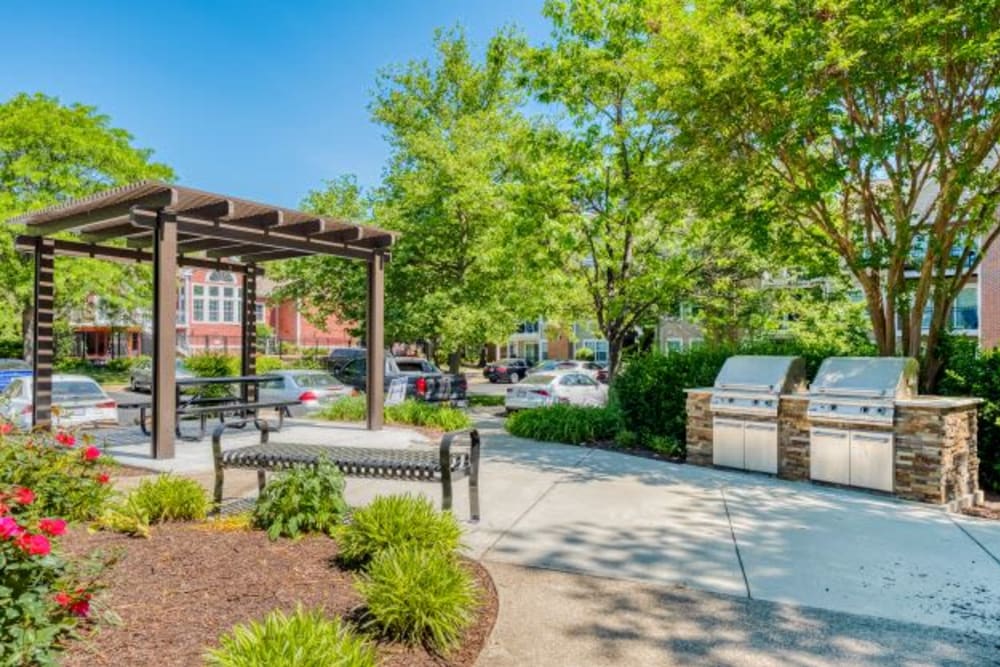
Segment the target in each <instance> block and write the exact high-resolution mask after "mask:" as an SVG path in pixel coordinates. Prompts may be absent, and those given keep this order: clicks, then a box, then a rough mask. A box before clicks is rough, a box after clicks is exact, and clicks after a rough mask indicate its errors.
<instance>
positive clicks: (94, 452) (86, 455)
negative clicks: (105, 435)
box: [83, 445, 101, 461]
mask: <svg viewBox="0 0 1000 667" xmlns="http://www.w3.org/2000/svg"><path fill="white" fill-rule="evenodd" d="M99 458H101V450H99V449H98V448H97V447H94V446H93V445H91V446H90V447H87V448H86V449H85V450H83V460H84V461H93V460H95V459H99Z"/></svg>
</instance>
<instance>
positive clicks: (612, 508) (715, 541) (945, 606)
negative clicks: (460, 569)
mask: <svg viewBox="0 0 1000 667" xmlns="http://www.w3.org/2000/svg"><path fill="white" fill-rule="evenodd" d="M479 426H480V429H481V432H482V433H483V436H484V443H485V444H484V451H483V463H482V479H481V493H482V510H483V511H482V521H481V522H480V523H479V524H475V525H469V526H468V532H467V535H466V544H467V545H468V547H469V551H470V553H471V555H473V556H474V557H477V558H479V559H481V560H483V561H485V562H487V563H505V564H512V565H520V566H526V567H534V568H544V569H548V570H557V571H561V572H571V573H579V574H586V575H592V576H597V577H607V578H614V579H624V580H631V581H636V582H641V583H644V584H653V585H671V584H681V585H684V586H688V587H690V588H694V589H699V590H703V591H709V592H713V593H722V594H727V595H734V596H740V597H746V598H753V599H756V600H768V601H772V602H778V603H784V604H792V605H800V606H804V607H812V608H817V609H825V610H830V611H836V612H844V613H849V614H860V615H866V616H872V617H878V618H883V619H890V620H893V621H899V622H904V623H917V624H923V625H928V626H934V627H940V628H948V629H952V630H956V631H959V632H966V633H985V634H988V635H994V636H996V637H997V638H998V639H997V641H998V643H1000V523H995V522H989V521H985V520H981V519H973V518H965V517H959V516H955V515H951V514H948V513H946V512H944V511H943V510H941V509H939V508H936V507H932V506H927V505H920V504H916V503H910V502H904V501H897V500H895V499H892V498H887V497H880V496H876V495H871V494H867V493H862V492H853V491H846V490H841V489H831V488H824V487H820V486H816V485H812V484H808V483H798V482H786V481H782V480H776V479H773V478H770V477H767V476H763V475H752V474H743V473H737V472H726V471H720V470H712V469H707V468H698V467H694V466H686V465H677V464H670V463H663V462H659V461H653V460H648V459H642V458H637V457H630V456H625V455H620V454H616V453H613V452H606V451H601V450H592V449H586V448H580V447H572V446H564V445H553V444H545V443H538V442H532V441H527V440H521V439H518V438H513V437H511V436H509V435H507V434H506V433H505V432H503V430H502V424H501V422H500V420H499V419H495V418H486V419H483V420H482V421H481V422H480V424H479ZM387 492H404V493H405V492H409V493H414V492H421V493H426V494H427V495H429V496H430V497H432V498H434V499H435V500H439V495H440V492H439V490H438V489H436V488H434V487H432V486H430V485H415V484H405V483H399V482H396V483H393V482H384V481H367V480H350V481H349V482H348V500H349V501H350V502H352V503H364V502H367V501H368V500H370V499H371V498H373V497H374V496H375V495H377V494H380V493H387ZM455 503H456V505H455V510H456V515H457V516H458V517H459V518H460V519H466V518H467V517H468V506H467V504H466V503H467V492H466V485H465V484H464V483H459V485H458V488H457V489H456V498H455Z"/></svg>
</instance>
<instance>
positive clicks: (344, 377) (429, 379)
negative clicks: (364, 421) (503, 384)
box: [333, 354, 469, 405]
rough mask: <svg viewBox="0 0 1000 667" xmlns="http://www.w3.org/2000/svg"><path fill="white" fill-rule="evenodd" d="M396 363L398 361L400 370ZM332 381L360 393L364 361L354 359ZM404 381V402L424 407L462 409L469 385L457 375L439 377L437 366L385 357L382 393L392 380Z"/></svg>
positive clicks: (365, 368) (365, 376)
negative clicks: (436, 405) (425, 404)
mask: <svg viewBox="0 0 1000 667" xmlns="http://www.w3.org/2000/svg"><path fill="white" fill-rule="evenodd" d="M398 361H402V366H400V364H399V363H397V362H398ZM333 375H334V377H336V378H337V379H338V380H340V381H341V382H343V383H344V384H346V385H348V386H351V387H354V388H355V389H359V390H361V391H364V390H365V388H366V386H367V384H368V360H367V358H365V357H361V358H359V359H354V360H352V361H350V362H348V363H347V364H346V365H344V366H343V367H342V368H341V369H340V370H339V371H337V372H335V373H334V374H333ZM397 378H401V379H403V380H405V381H406V394H405V395H406V398H413V399H416V400H418V401H427V402H428V403H454V404H456V405H465V404H467V402H468V398H467V396H466V390H467V389H468V387H469V383H468V381H467V380H466V378H465V375H463V374H461V373H459V374H457V375H450V374H448V373H442V372H441V370H440V369H438V367H437V366H435V365H434V364H432V363H431V362H429V361H427V360H426V359H420V358H418V357H399V358H398V359H397V357H394V356H392V355H391V354H387V355H386V356H385V390H386V391H387V392H388V391H389V388H390V386H391V384H392V381H393V380H394V379H397Z"/></svg>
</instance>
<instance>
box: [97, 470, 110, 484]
mask: <svg viewBox="0 0 1000 667" xmlns="http://www.w3.org/2000/svg"><path fill="white" fill-rule="evenodd" d="M110 479H111V475H109V474H108V473H106V472H102V473H101V474H100V475H98V476H97V483H98V484H107V483H108V481H109V480H110Z"/></svg>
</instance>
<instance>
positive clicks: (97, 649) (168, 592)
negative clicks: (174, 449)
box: [62, 524, 497, 667]
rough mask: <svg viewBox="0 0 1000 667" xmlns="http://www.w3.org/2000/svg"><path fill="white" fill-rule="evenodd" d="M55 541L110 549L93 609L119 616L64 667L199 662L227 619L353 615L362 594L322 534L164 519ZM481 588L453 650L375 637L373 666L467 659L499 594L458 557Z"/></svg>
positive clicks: (73, 649)
mask: <svg viewBox="0 0 1000 667" xmlns="http://www.w3.org/2000/svg"><path fill="white" fill-rule="evenodd" d="M63 543H64V544H65V545H66V546H67V548H69V549H71V551H72V552H73V553H74V554H76V555H84V554H88V553H91V552H93V551H95V550H98V551H100V552H102V553H104V554H116V553H117V554H118V555H119V560H118V561H117V562H116V563H115V564H114V565H113V566H112V567H111V568H110V569H109V570H107V571H106V572H105V574H104V575H103V578H102V581H103V583H104V584H105V585H106V586H107V588H106V589H105V590H103V591H102V592H101V593H100V594H99V595H98V596H96V597H95V600H94V607H93V609H94V613H95V614H97V615H100V614H106V613H108V612H110V614H111V615H112V616H117V617H118V618H119V619H120V621H118V622H115V623H112V624H107V623H101V624H98V625H97V626H96V627H95V628H93V629H92V630H90V631H88V632H86V633H85V634H86V636H85V637H84V638H83V639H81V640H78V641H74V642H72V643H71V644H70V645H69V646H68V647H67V651H66V654H65V656H64V658H63V660H62V664H63V665H67V666H70V667H77V666H78V667H83V666H84V665H86V666H92V665H114V666H116V667H118V666H121V665H157V667H166V666H168V665H185V666H187V665H200V664H202V656H203V655H204V652H205V649H206V647H211V646H215V645H216V642H217V640H218V638H219V637H220V636H221V635H222V634H224V633H226V632H228V631H229V630H230V629H231V628H232V627H233V626H234V625H236V624H238V623H244V622H246V621H250V620H258V619H261V618H263V617H264V616H265V615H266V614H267V613H268V612H270V611H272V610H274V609H282V610H284V611H285V612H291V611H294V609H295V607H296V605H298V604H302V605H303V606H304V607H306V608H316V607H319V608H322V609H323V610H324V611H325V612H326V613H327V614H328V615H339V616H343V617H345V618H352V617H357V616H358V614H359V612H360V611H361V609H362V598H361V596H360V595H359V594H358V593H357V592H355V590H354V587H353V582H354V576H355V575H354V573H353V572H350V571H346V570H343V569H341V568H339V567H338V566H337V565H336V564H335V563H334V557H335V556H336V554H337V545H336V543H335V542H334V541H333V540H331V539H328V538H326V537H319V536H317V537H307V538H303V539H301V540H298V541H291V540H278V541H276V542H272V541H270V540H268V539H267V536H266V535H265V534H264V533H263V532H261V531H249V530H229V531H225V530H221V529H218V528H215V529H213V528H210V527H208V526H207V525H206V524H166V525H163V526H157V527H154V528H153V531H152V537H151V538H150V539H148V540H146V539H139V538H129V537H126V536H123V535H117V534H114V533H95V534H88V533H87V532H86V531H85V530H83V529H78V528H77V529H74V530H73V531H72V532H71V534H70V535H68V536H67V537H66V538H64V540H63ZM466 565H467V566H468V567H469V569H470V570H471V571H472V572H473V573H474V575H475V577H476V580H477V581H478V583H479V585H480V588H481V589H482V591H483V604H482V608H481V610H480V613H479V616H478V618H477V620H476V622H475V623H474V624H473V626H472V627H470V628H469V629H468V631H467V632H466V636H465V638H464V640H463V642H462V645H461V647H460V648H458V649H456V650H455V651H454V652H452V653H450V654H449V655H448V656H447V657H446V658H444V657H441V656H438V655H435V654H433V653H430V652H428V651H427V650H425V649H423V648H422V647H407V646H403V645H400V644H394V643H389V642H383V643H380V644H379V647H378V648H379V653H380V661H379V665H382V666H391V667H410V666H412V667H423V666H425V665H427V666H429V665H453V666H456V667H457V666H465V665H472V664H473V663H474V662H475V661H476V658H477V657H478V656H479V653H480V651H481V650H482V648H483V646H484V645H485V644H486V640H487V638H488V637H489V634H490V632H491V631H492V629H493V623H494V621H495V620H496V615H497V595H496V589H495V588H494V587H493V582H492V580H491V579H490V577H489V575H488V574H487V573H486V570H485V569H483V567H482V566H481V565H479V564H478V563H476V562H474V561H466Z"/></svg>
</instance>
